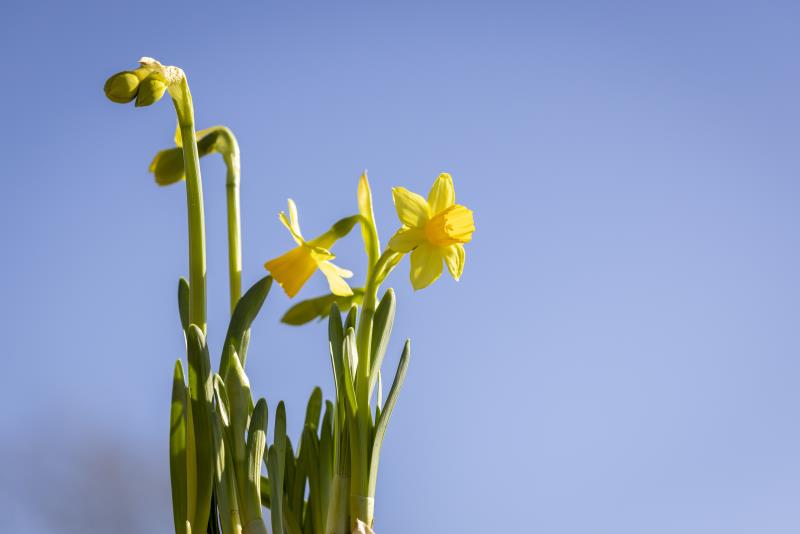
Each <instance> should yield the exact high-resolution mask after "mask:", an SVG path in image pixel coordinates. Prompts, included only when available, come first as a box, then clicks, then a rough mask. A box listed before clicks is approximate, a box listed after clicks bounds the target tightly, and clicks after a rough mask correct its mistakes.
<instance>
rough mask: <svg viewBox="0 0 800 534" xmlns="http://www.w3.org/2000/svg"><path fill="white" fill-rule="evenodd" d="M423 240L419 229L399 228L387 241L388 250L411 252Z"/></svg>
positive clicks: (423, 237) (423, 232)
mask: <svg viewBox="0 0 800 534" xmlns="http://www.w3.org/2000/svg"><path fill="white" fill-rule="evenodd" d="M424 240H425V231H424V230H422V229H421V228H400V229H399V230H398V231H397V232H396V233H395V234H394V235H393V236H392V238H391V239H390V240H389V248H390V249H392V250H394V251H395V252H411V251H412V250H414V248H415V247H416V246H417V245H419V244H420V243H422V242H423V241H424Z"/></svg>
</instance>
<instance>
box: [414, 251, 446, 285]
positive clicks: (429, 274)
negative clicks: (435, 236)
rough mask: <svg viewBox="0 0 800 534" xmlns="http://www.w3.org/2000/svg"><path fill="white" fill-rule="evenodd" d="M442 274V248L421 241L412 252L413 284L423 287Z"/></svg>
mask: <svg viewBox="0 0 800 534" xmlns="http://www.w3.org/2000/svg"><path fill="white" fill-rule="evenodd" d="M441 274H442V250H441V249H440V248H439V247H436V246H433V245H431V244H430V243H427V242H425V243H421V244H420V245H419V246H418V247H417V248H415V249H414V252H412V253H411V285H412V286H413V287H414V289H422V288H424V287H428V286H429V285H431V284H432V283H433V282H434V281H435V280H436V279H437V278H439V276H440V275H441Z"/></svg>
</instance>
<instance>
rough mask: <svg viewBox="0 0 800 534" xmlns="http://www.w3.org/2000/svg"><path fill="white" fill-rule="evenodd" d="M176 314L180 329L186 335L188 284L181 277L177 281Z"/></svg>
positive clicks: (187, 327)
mask: <svg viewBox="0 0 800 534" xmlns="http://www.w3.org/2000/svg"><path fill="white" fill-rule="evenodd" d="M178 313H180V316H181V328H183V333H184V335H186V331H187V330H189V282H187V281H186V279H185V278H183V277H181V278H180V280H178Z"/></svg>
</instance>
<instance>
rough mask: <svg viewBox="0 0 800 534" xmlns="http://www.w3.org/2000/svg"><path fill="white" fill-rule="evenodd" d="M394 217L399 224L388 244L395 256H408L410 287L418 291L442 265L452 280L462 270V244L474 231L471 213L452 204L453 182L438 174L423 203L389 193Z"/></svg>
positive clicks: (399, 191) (398, 190)
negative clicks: (409, 253) (394, 213)
mask: <svg viewBox="0 0 800 534" xmlns="http://www.w3.org/2000/svg"><path fill="white" fill-rule="evenodd" d="M392 197H393V198H394V206H395V208H396V209H397V216H398V217H399V218H400V222H402V223H403V226H402V228H400V229H399V230H398V231H397V233H395V234H394V236H393V237H392V239H391V240H390V241H389V248H390V249H392V250H394V251H395V252H401V253H408V252H411V285H412V286H414V289H422V288H423V287H427V286H429V285H430V284H432V283H433V282H434V281H435V280H436V279H437V278H439V276H440V275H441V274H442V262H444V263H445V264H447V270H448V271H450V274H451V275H452V276H453V278H454V279H455V280H458V279H459V278H460V277H461V273H462V272H463V270H464V243H469V241H470V240H471V239H472V233H473V232H474V231H475V223H474V221H473V218H472V211H470V210H469V209H467V208H465V207H464V206H461V205H460V204H456V192H455V188H454V187H453V179H452V178H451V177H450V175H449V174H447V173H442V174H440V175H439V177H438V178H436V181H435V182H434V183H433V187H431V191H430V193H428V199H427V200H425V199H424V198H423V197H422V196H420V195H418V194H417V193H412V192H411V191H409V190H408V189H405V188H404V187H395V188H394V189H392Z"/></svg>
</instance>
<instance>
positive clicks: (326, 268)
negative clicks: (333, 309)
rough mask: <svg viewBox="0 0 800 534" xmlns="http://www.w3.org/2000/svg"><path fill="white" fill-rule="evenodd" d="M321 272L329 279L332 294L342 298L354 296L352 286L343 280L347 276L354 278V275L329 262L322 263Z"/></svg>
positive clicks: (320, 265)
mask: <svg viewBox="0 0 800 534" xmlns="http://www.w3.org/2000/svg"><path fill="white" fill-rule="evenodd" d="M319 270H320V271H322V274H324V275H325V278H327V279H328V287H330V289H331V293H333V294H334V295H339V296H340V297H349V296H350V295H352V294H353V290H352V289H350V286H349V285H347V282H345V281H344V278H343V277H345V276H346V277H347V278H349V277H351V276H353V273H351V272H350V271H348V270H347V269H342V268H341V267H338V266H336V265H334V264H332V263H331V262H329V261H323V262H322V263H320V264H319Z"/></svg>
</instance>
